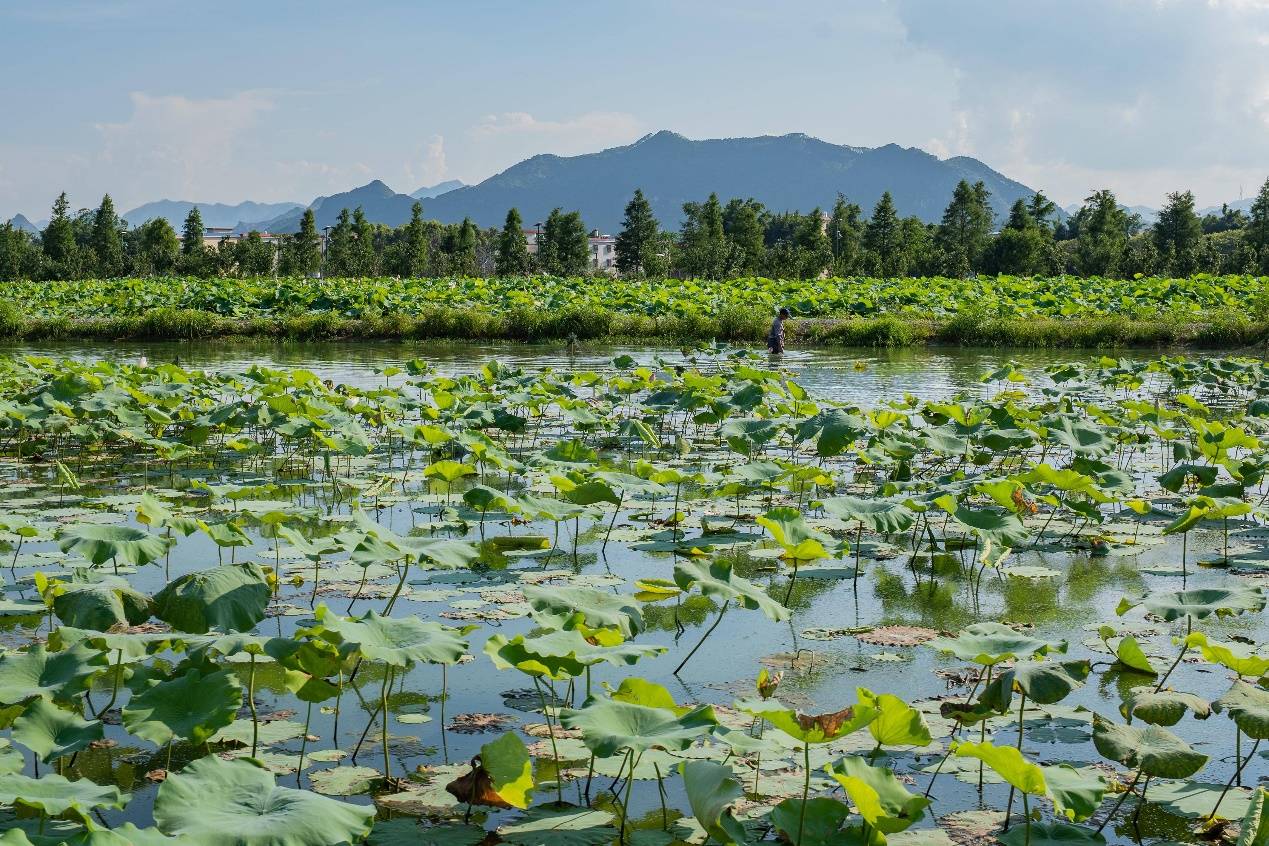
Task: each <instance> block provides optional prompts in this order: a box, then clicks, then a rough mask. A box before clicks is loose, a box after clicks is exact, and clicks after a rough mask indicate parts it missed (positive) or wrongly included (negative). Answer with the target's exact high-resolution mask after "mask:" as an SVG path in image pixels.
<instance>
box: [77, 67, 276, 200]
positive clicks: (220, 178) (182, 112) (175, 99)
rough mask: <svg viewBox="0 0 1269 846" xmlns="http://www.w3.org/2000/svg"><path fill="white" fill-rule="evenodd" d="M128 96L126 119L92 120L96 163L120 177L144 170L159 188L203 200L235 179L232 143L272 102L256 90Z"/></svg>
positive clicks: (137, 93)
mask: <svg viewBox="0 0 1269 846" xmlns="http://www.w3.org/2000/svg"><path fill="white" fill-rule="evenodd" d="M129 97H130V100H131V102H132V115H131V116H130V117H129V118H128V119H127V120H126V121H122V122H119V123H98V124H95V126H96V129H97V131H98V132H99V133H100V136H101V140H102V149H101V152H100V154H99V160H100V161H101V163H102V165H103V166H104V167H106V168H108V169H110V170H113V171H114V172H116V173H118V174H120V175H125V174H126V175H128V176H131V177H135V176H137V175H140V174H145V178H146V181H147V182H149V183H151V184H156V185H160V186H163V188H164V190H168V191H176V192H178V193H179V194H180V196H181V197H182V198H192V199H200V200H204V201H205V200H206V199H207V198H208V197H209V196H210V197H218V196H222V195H223V194H224V192H225V187H226V181H228V182H229V183H230V184H232V183H233V182H236V181H237V180H236V179H234V178H232V174H233V172H234V170H235V168H236V167H239V166H240V164H241V163H240V162H239V161H237V160H236V158H235V147H236V145H237V143H238V141H239V139H240V138H241V136H242V135H243V134H244V133H246V132H247V130H249V129H251V128H252V127H253V126H254V124H255V123H256V120H257V118H258V117H259V116H260V115H261V114H262V113H264V112H267V111H269V110H271V109H272V108H273V106H274V103H273V101H272V100H271V99H270V98H269V97H268V96H266V95H265V94H264V93H262V92H258V91H243V92H239V93H237V94H235V95H233V96H232V97H225V98H209V99H194V98H190V97H181V96H176V95H164V96H154V95H151V94H147V93H145V92H143V91H134V92H132V93H131V94H130V95H129ZM227 177H229V178H228V180H227Z"/></svg>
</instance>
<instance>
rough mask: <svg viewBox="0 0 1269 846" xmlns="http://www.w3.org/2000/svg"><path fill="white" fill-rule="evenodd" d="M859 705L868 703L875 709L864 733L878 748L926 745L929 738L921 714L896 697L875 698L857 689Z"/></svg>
mask: <svg viewBox="0 0 1269 846" xmlns="http://www.w3.org/2000/svg"><path fill="white" fill-rule="evenodd" d="M856 694H857V695H858V697H859V701H860V702H866V701H868V697H869V696H872V697H873V698H872V702H871V704H872V705H873V707H875V708H876V709H877V718H876V719H874V720H873V721H872V722H871V723H869V724H868V733H869V734H871V735H872V736H873V739H874V740H876V741H877V745H878V746H928V745H929V744H930V743H931V742H932V741H933V738H932V737H931V736H930V727H929V726H928V725H927V724H926V722H925V715H924V714H922V713H921V712H920V711H918V710H917V709H916V708H913V707H912V706H911V705H909V704H908V703H906V702H904V701H903V700H902V699H900V698H899V697H897V696H895V695H893V694H890V693H882V694H880V695H875V694H873V693H872V691H870V690H867V689H866V688H862V687H861V688H858V689H857V690H856Z"/></svg>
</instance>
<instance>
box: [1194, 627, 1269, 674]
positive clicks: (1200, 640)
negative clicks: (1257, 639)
mask: <svg viewBox="0 0 1269 846" xmlns="http://www.w3.org/2000/svg"><path fill="white" fill-rule="evenodd" d="M1185 642H1186V645H1187V646H1189V647H1190V648H1191V649H1193V648H1194V647H1198V649H1199V651H1200V652H1202V653H1203V657H1204V658H1205V659H1207V660H1208V661H1210V662H1212V663H1213V664H1220V665H1221V666H1222V667H1225V668H1226V669H1229V670H1232V671H1233V672H1235V673H1236V674H1238V675H1240V676H1247V677H1249V678H1260V677H1261V676H1263V675H1265V674H1266V673H1269V656H1266V655H1260V654H1258V653H1256V652H1253V651H1252V650H1251V649H1249V648H1248V647H1246V646H1243V645H1242V644H1241V643H1222V642H1220V641H1209V640H1208V639H1207V635H1205V634H1203V633H1202V632H1192V633H1191V634H1190V635H1189V636H1188V637H1186V639H1185Z"/></svg>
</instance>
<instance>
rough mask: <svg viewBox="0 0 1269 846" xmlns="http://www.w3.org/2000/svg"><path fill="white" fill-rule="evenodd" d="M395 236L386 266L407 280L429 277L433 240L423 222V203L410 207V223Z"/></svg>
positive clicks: (387, 254)
mask: <svg viewBox="0 0 1269 846" xmlns="http://www.w3.org/2000/svg"><path fill="white" fill-rule="evenodd" d="M393 236H394V238H395V243H394V244H393V245H392V246H391V248H390V249H389V250H388V251H387V252H386V255H385V257H384V264H385V265H387V266H388V267H390V268H391V270H392V273H394V274H395V275H397V276H401V277H404V278H407V279H417V278H419V277H421V276H425V275H427V267H428V253H429V251H430V248H431V240H432V239H431V236H430V234H429V232H428V227H427V223H426V222H425V221H424V220H423V205H422V203H417V202H416V203H415V204H414V205H413V206H411V207H410V220H409V222H408V223H406V224H405V225H404V226H402V227H401V228H400V229H398V230H397V231H396V232H395V233H393Z"/></svg>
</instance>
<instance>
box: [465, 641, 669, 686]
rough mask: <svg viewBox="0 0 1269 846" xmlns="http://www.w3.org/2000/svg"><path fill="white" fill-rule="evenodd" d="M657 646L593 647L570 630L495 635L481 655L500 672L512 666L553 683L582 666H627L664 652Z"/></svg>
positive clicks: (574, 672) (582, 668) (631, 644)
mask: <svg viewBox="0 0 1269 846" xmlns="http://www.w3.org/2000/svg"><path fill="white" fill-rule="evenodd" d="M665 650H666V647H664V646H660V645H652V644H649V645H644V644H637V643H620V642H617V643H614V644H613V645H612V646H605V645H603V644H602V643H600V644H593V643H591V642H590V641H589V640H587V639H586V638H585V637H583V636H582V635H581V633H579V632H576V631H573V630H571V629H570V630H551V631H548V632H546V634H541V635H536V636H532V637H530V636H527V635H516V636H515V637H513V638H510V639H507V638H506V637H505V636H503V635H500V634H496V635H492V636H490V637H489V639H488V640H486V641H485V654H486V655H488V656H489V657H490V658H491V659H492V660H493V662H494V665H495V666H496V667H498V669H500V670H506V669H510V668H512V667H514V668H515V669H517V670H521V671H522V672H526V673H529V674H530V675H545V676H549V677H550V678H552V679H555V680H557V681H563V680H564V679H567V678H574V677H576V676H580V675H581V674H582V673H583V672H585V670H586V667H589V666H593V665H595V664H599V663H602V662H606V663H609V664H612V665H613V666H617V667H620V666H623V665H625V666H628V665H631V664H635V663H636V662H638V661H639V660H640V659H642V658H648V657H654V656H656V655H659V654H661V653H662V652H665Z"/></svg>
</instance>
